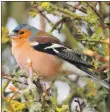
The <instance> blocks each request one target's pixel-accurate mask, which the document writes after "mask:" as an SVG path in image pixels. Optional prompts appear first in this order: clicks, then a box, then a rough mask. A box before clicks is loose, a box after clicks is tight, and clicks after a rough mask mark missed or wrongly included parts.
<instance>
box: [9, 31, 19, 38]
mask: <svg viewBox="0 0 110 112" xmlns="http://www.w3.org/2000/svg"><path fill="white" fill-rule="evenodd" d="M8 37H10V38H17V37H18V35H17V34H16V33H15V32H12V33H10V34H8Z"/></svg>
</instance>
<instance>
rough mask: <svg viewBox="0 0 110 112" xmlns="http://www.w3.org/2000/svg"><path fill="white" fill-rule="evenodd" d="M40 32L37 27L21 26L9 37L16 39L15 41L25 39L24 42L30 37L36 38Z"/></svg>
mask: <svg viewBox="0 0 110 112" xmlns="http://www.w3.org/2000/svg"><path fill="white" fill-rule="evenodd" d="M38 31H39V30H38V29H36V28H35V27H33V26H29V25H27V24H21V25H19V26H17V27H16V28H15V29H14V30H13V31H12V33H11V34H9V35H8V36H9V37H11V39H14V40H16V39H17V40H18V39H21V40H22V39H23V40H26V39H28V38H29V37H31V36H32V37H35V36H36V34H37V32H38Z"/></svg>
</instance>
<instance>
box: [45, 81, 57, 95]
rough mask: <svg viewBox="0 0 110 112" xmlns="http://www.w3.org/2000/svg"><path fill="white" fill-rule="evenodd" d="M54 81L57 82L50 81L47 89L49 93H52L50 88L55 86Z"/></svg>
mask: <svg viewBox="0 0 110 112" xmlns="http://www.w3.org/2000/svg"><path fill="white" fill-rule="evenodd" d="M54 82H55V81H52V82H51V83H50V86H49V88H48V89H47V91H48V92H49V94H50V89H51V88H52V86H53V84H54Z"/></svg>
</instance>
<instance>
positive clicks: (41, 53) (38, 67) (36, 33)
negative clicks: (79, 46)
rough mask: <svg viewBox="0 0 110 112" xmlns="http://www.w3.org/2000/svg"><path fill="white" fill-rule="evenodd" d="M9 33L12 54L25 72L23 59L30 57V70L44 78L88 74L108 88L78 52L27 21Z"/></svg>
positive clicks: (26, 68) (25, 63) (25, 60)
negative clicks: (90, 69) (91, 70)
mask: <svg viewBox="0 0 110 112" xmlns="http://www.w3.org/2000/svg"><path fill="white" fill-rule="evenodd" d="M9 36H10V37H11V40H12V53H13V55H14V57H15V59H16V61H17V63H18V65H19V66H20V68H21V69H24V70H26V71H28V69H29V68H28V66H27V60H28V59H30V60H31V62H32V70H33V72H36V73H37V74H38V76H39V77H42V79H44V80H54V79H56V78H57V77H59V76H61V75H71V74H76V75H78V76H88V77H90V78H91V79H93V80H95V81H96V82H98V83H100V84H101V85H103V86H104V87H106V88H109V85H108V84H107V83H106V82H105V81H103V80H100V79H99V78H97V77H96V76H94V75H93V73H91V72H90V71H89V70H88V68H92V67H93V66H92V65H90V64H88V63H87V62H85V61H84V60H82V59H81V55H82V54H81V53H78V52H76V51H75V50H73V49H70V48H69V47H67V46H65V45H63V44H62V43H61V42H60V41H59V40H58V39H57V38H55V37H54V36H52V35H50V34H48V33H46V32H43V31H41V30H38V29H37V28H35V27H33V26H29V25H27V24H21V25H19V26H17V27H16V28H15V29H14V30H13V31H12V33H11V34H9Z"/></svg>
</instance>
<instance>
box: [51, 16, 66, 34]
mask: <svg viewBox="0 0 110 112" xmlns="http://www.w3.org/2000/svg"><path fill="white" fill-rule="evenodd" d="M64 19H65V18H62V19H61V20H59V21H58V22H57V23H56V24H54V25H53V27H52V29H51V30H50V32H51V33H52V32H53V30H54V29H56V27H57V26H58V25H59V24H60V23H62V22H63V21H64Z"/></svg>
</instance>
